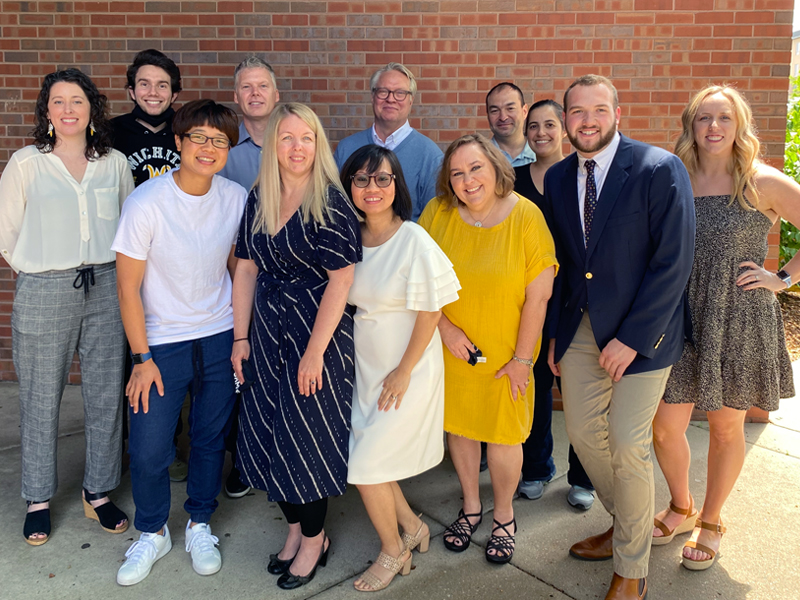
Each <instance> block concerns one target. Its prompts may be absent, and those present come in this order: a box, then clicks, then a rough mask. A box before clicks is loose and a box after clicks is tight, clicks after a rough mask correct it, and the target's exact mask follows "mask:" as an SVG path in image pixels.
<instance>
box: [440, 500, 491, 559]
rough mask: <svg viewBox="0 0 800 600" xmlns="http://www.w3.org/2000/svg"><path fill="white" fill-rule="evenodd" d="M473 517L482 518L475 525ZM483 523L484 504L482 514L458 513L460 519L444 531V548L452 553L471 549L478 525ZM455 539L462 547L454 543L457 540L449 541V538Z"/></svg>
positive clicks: (461, 511)
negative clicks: (472, 520)
mask: <svg viewBox="0 0 800 600" xmlns="http://www.w3.org/2000/svg"><path fill="white" fill-rule="evenodd" d="M472 517H480V518H479V519H478V522H477V523H475V524H474V525H473V524H472V522H471V521H470V518H472ZM481 521H483V504H481V510H480V512H476V513H471V514H468V515H467V514H464V509H463V508H462V509H461V510H459V511H458V518H457V519H456V520H455V521H453V522H452V523H450V526H449V527H448V528H447V529H445V530H444V535H443V536H442V540H443V541H444V547H445V548H447V549H448V550H451V551H452V552H463V551H464V550H466V549H467V548H469V543H470V542H471V541H472V534H473V533H475V530H476V529H478V525H480V524H481ZM448 537H451V538H455V539H456V540H458V541H460V542H461V545H460V546H459V545H457V544H455V543H454V541H455V540H450V541H448V540H447V538H448Z"/></svg>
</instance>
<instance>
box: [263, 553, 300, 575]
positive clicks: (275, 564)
mask: <svg viewBox="0 0 800 600" xmlns="http://www.w3.org/2000/svg"><path fill="white" fill-rule="evenodd" d="M295 556H296V555H295ZM294 559H295V557H294V556H293V557H292V558H290V559H288V560H283V559H282V558H278V555H277V554H270V555H269V564H268V565H267V572H268V573H272V574H273V575H283V574H284V573H286V571H288V570H289V567H291V566H292V563H293V562H294Z"/></svg>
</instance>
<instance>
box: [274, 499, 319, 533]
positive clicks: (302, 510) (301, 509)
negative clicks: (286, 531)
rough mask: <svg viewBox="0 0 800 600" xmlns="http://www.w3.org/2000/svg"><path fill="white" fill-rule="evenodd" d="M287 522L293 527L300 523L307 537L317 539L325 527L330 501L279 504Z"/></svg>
mask: <svg viewBox="0 0 800 600" xmlns="http://www.w3.org/2000/svg"><path fill="white" fill-rule="evenodd" d="M278 506H280V507H281V510H282V511H283V516H285V517H286V521H287V522H288V523H289V524H290V525H293V524H295V523H298V522H299V523H300V530H301V531H302V532H303V536H305V537H316V536H318V535H319V534H320V533H322V528H323V527H324V526H325V515H326V514H327V512H328V499H327V498H322V499H321V500H315V501H314V502H308V503H306V504H292V503H291V502H278Z"/></svg>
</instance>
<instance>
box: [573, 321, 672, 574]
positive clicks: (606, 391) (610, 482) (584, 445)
mask: <svg viewBox="0 0 800 600" xmlns="http://www.w3.org/2000/svg"><path fill="white" fill-rule="evenodd" d="M599 358H600V350H599V349H598V347H597V343H596V342H595V339H594V335H593V333H592V325H591V323H590V322H589V314H588V312H587V313H585V314H584V316H583V319H582V321H581V324H580V326H579V327H578V331H577V333H576V334H575V338H574V339H573V340H572V343H571V344H570V346H569V349H568V350H567V352H566V353H565V354H564V357H563V358H562V359H561V362H560V367H561V386H562V393H563V397H564V417H565V420H566V424H567V434H568V435H569V440H570V442H571V443H572V445H573V446H574V447H575V452H576V453H577V454H578V458H580V461H581V463H582V464H583V466H584V468H585V469H586V473H587V474H588V475H589V478H590V479H591V480H592V483H593V484H594V486H595V489H596V490H597V497H598V498H599V499H600V501H601V502H602V503H603V506H605V508H606V510H607V511H608V512H609V513H610V514H611V515H612V516H613V517H614V538H613V544H614V572H615V573H617V574H618V575H620V576H622V577H627V578H630V579H639V578H641V577H645V576H646V575H647V566H648V561H649V559H650V544H651V540H652V535H653V504H654V495H655V491H654V490H655V486H654V483H653V463H652V458H651V456H650V443H651V441H652V439H653V417H655V414H656V409H657V408H658V403H659V400H660V399H661V397H662V395H663V394H664V388H665V387H666V384H667V378H668V377H669V373H670V370H671V369H672V367H667V368H666V369H659V370H657V371H649V372H647V373H638V374H635V375H624V376H623V377H622V379H620V381H619V382H617V383H615V382H614V381H613V380H612V379H611V377H609V375H608V373H606V371H605V370H604V369H603V368H602V367H601V366H600V364H599V362H598V360H599Z"/></svg>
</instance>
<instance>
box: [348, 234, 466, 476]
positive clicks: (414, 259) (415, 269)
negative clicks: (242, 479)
mask: <svg viewBox="0 0 800 600" xmlns="http://www.w3.org/2000/svg"><path fill="white" fill-rule="evenodd" d="M459 289H461V285H460V284H459V282H458V278H457V277H456V274H455V271H454V270H453V265H452V264H451V263H450V260H449V259H448V258H447V256H446V255H445V254H444V252H442V250H441V249H440V248H439V246H438V245H437V244H436V242H434V241H433V239H431V237H430V236H429V235H428V233H427V232H426V231H425V230H424V229H423V228H422V227H420V226H419V225H417V224H416V223H413V222H411V221H406V222H404V223H403V224H402V225H401V226H400V229H399V230H398V231H397V233H395V234H394V235H393V236H392V237H391V238H390V239H389V240H388V241H386V242H385V243H383V244H382V245H380V246H377V247H374V248H367V247H365V248H364V258H363V260H362V262H360V263H358V264H356V271H355V279H354V282H353V286H352V287H351V288H350V296H349V298H348V302H349V303H350V304H352V305H354V306H355V307H356V314H355V324H354V337H355V349H356V385H355V389H354V390H353V413H352V429H351V431H350V457H349V461H348V468H347V482H348V483H353V484H377V483H386V482H389V481H399V480H401V479H406V478H408V477H413V476H414V475H418V474H419V473H422V472H423V471H426V470H428V469H430V468H432V467H434V466H436V465H437V464H439V462H441V460H442V458H443V456H444V446H443V435H442V432H443V427H444V360H443V355H442V340H441V337H440V336H439V331H438V329H437V330H436V331H435V332H434V334H433V338H432V339H431V341H430V343H429V344H428V347H427V348H426V349H425V352H424V354H423V355H422V358H420V360H419V362H418V363H417V365H416V366H415V367H414V369H413V371H412V372H411V382H410V384H409V386H408V390H407V391H406V393H405V396H404V397H403V400H402V403H401V405H400V408H399V409H398V410H395V409H394V408H392V409H390V410H389V411H388V412H381V411H378V398H379V397H380V394H381V390H382V386H383V381H384V379H386V377H387V376H388V375H389V373H391V372H392V371H393V370H394V369H395V368H397V366H398V365H399V364H400V360H401V359H402V358H403V354H404V353H405V351H406V348H407V346H408V342H409V340H410V339H411V332H412V331H413V329H414V323H415V321H416V318H417V312H418V311H429V312H434V311H437V310H440V309H441V308H442V307H443V306H445V305H446V304H449V303H451V302H454V301H455V300H457V299H458V290H459Z"/></svg>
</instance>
